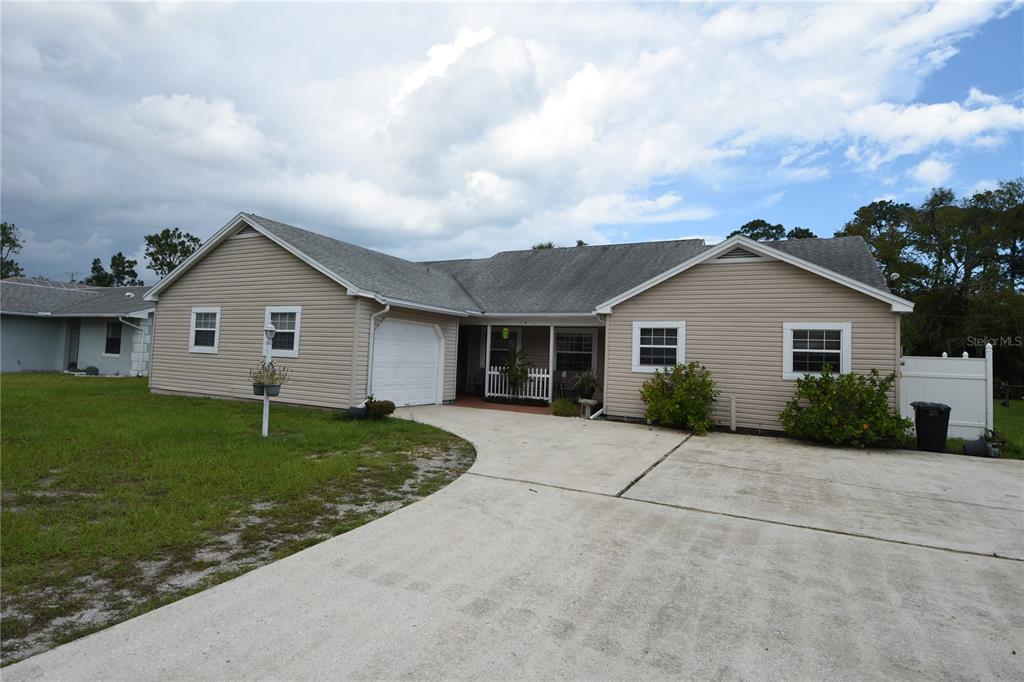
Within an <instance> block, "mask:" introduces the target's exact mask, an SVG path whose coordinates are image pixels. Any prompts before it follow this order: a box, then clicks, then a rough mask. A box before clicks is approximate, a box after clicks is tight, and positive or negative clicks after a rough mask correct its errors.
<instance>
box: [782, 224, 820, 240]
mask: <svg viewBox="0 0 1024 682" xmlns="http://www.w3.org/2000/svg"><path fill="white" fill-rule="evenodd" d="M817 237H818V235H816V234H814V233H813V232H811V231H810V230H808V229H807V228H806V227H794V228H793V229H792V230H790V231H789V232H787V233H786V239H817Z"/></svg>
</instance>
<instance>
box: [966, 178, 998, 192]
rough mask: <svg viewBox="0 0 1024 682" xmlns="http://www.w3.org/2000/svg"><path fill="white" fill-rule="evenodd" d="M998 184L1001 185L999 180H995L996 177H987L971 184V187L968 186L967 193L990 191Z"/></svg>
mask: <svg viewBox="0 0 1024 682" xmlns="http://www.w3.org/2000/svg"><path fill="white" fill-rule="evenodd" d="M998 186H999V181H998V180H995V179H992V178H985V179H982V180H978V181H977V182H976V183H974V184H973V185H971V186H970V188H968V190H967V193H968V194H977V193H979V192H988V191H991V190H994V189H995V188H996V187H998Z"/></svg>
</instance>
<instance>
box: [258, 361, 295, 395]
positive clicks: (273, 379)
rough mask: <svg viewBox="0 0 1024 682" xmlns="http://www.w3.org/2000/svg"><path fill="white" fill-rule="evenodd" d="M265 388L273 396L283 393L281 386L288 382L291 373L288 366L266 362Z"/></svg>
mask: <svg viewBox="0 0 1024 682" xmlns="http://www.w3.org/2000/svg"><path fill="white" fill-rule="evenodd" d="M264 370H265V373H264V382H265V383H264V386H263V390H264V391H266V393H267V395H268V396H270V397H271V398H273V397H275V396H278V395H280V394H281V387H282V386H284V385H285V384H287V383H288V379H289V378H291V373H290V371H289V369H288V368H287V367H277V366H275V365H274V363H273V362H268V363H265V364H264Z"/></svg>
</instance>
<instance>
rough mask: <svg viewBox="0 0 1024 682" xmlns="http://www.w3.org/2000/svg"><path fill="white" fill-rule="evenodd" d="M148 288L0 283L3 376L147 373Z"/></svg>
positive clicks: (21, 280) (30, 280) (33, 280)
mask: <svg viewBox="0 0 1024 682" xmlns="http://www.w3.org/2000/svg"><path fill="white" fill-rule="evenodd" d="M147 288H148V287H92V286H87V285H85V284H78V283H72V282H56V281H53V280H48V279H43V278H39V277H12V278H9V279H5V280H0V358H2V371H4V372H41V371H55V370H79V371H83V370H85V369H86V368H87V367H95V368H97V370H99V373H100V374H106V375H121V376H125V375H128V376H140V375H145V374H149V353H150V348H149V345H150V338H151V328H152V314H153V309H154V305H153V304H152V303H149V302H147V301H146V300H145V298H144V297H143V296H144V294H145V293H146V290H147Z"/></svg>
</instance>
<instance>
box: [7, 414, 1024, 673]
mask: <svg viewBox="0 0 1024 682" xmlns="http://www.w3.org/2000/svg"><path fill="white" fill-rule="evenodd" d="M403 413H404V414H403V416H405V417H407V418H414V419H417V420H420V421H424V422H428V423H432V424H436V425H439V426H442V427H443V428H446V429H448V430H451V431H453V432H455V433H458V434H459V435H462V436H464V437H466V438H468V439H469V440H471V441H473V442H474V443H475V444H476V446H477V449H478V459H477V463H476V465H474V467H473V468H472V469H471V470H470V473H468V474H467V475H465V476H463V477H462V478H460V479H459V480H457V481H455V482H454V483H452V484H451V485H450V486H448V487H447V488H445V489H444V490H442V491H440V492H438V493H436V494H435V495H432V496H430V497H429V498H427V499H425V500H422V501H420V502H417V503H416V504H413V505H411V506H409V507H406V508H404V509H401V510H399V511H397V512H395V513H394V514H391V515H389V516H387V517H385V518H382V519H379V520H377V521H374V522H373V523H370V524H368V525H366V526H363V527H361V528H358V529H356V530H354V531H352V532H350V533H347V534H345V535H343V536H340V537H337V538H334V539H332V540H329V541H327V542H324V543H322V544H320V545H317V546H316V547H313V548H311V549H308V550H306V551H303V552H300V553H299V554H296V555H293V556H291V557H289V558H287V559H284V560H282V561H278V562H276V563H274V564H271V565H269V566H266V567H264V568H261V569H258V570H256V571H253V572H251V573H249V574H247V575H244V576H242V577H240V578H238V579H236V580H233V581H230V582H228V583H225V584H223V585H220V586H218V587H215V588H213V589H210V590H207V591H205V592H202V593H200V594H198V595H195V596H193V597H189V598H187V599H183V600H181V601H179V602H176V603H174V604H171V605H169V606H166V607H164V608H161V609H158V610H156V611H153V612H151V613H148V614H146V615H144V616H141V617H139V618H136V619H134V620H131V621H128V622H126V623H122V624H121V625H117V626H114V627H112V628H110V629H108V630H105V631H103V632H100V633H97V634H95V635H92V636H90V637H86V638H84V639H81V640H78V641H76V642H72V643H70V644H67V645H64V646H62V647H59V648H57V649H54V650H53V651H50V652H47V653H44V654H41V655H39V656H36V657H34V658H31V659H28V660H26V661H23V662H21V663H18V664H15V665H13V666H10V667H8V668H5V669H4V671H3V677H4V679H5V681H8V682H10V681H14V680H25V679H99V678H102V679H131V680H147V679H154V680H155V679H256V678H264V679H270V678H273V679H297V678H331V679H338V678H384V677H386V678H525V677H529V678H536V677H545V678H547V677H575V678H627V677H628V678H643V679H647V678H669V677H701V678H706V677H715V678H725V679H739V678H757V679H764V678H770V679H778V678H786V679H811V678H814V679H820V678H824V677H830V678H841V679H860V678H868V677H871V678H877V677H883V676H884V677H899V678H917V679H926V678H927V679H932V678H952V677H963V678H994V679H1000V678H1001V679H1021V678H1022V677H1024V527H1022V520H1024V499H1022V498H1024V462H1008V461H987V460H976V459H969V458H965V457H957V456H946V455H921V454H918V453H913V452H855V451H847V450H835V449H826V448H818V447H811V446H807V445H803V444H798V443H794V442H792V441H788V440H783V439H774V438H755V437H748V436H738V435H732V434H712V435H710V436H707V437H704V438H697V437H694V438H690V439H685V436H684V435H682V434H679V433H676V432H671V431H664V430H660V429H651V428H648V427H644V426H635V425H625V424H612V423H602V422H584V421H582V420H573V419H559V418H555V417H541V416H535V415H523V414H514V413H504V412H494V411H484V410H472V409H464V408H452V407H431V408H415V409H410V410H404V411H403Z"/></svg>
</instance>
